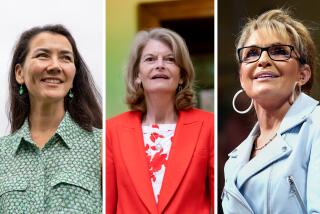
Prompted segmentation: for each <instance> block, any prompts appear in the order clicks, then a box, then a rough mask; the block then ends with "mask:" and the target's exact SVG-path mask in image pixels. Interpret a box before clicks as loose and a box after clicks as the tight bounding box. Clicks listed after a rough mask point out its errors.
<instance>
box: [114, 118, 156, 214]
mask: <svg viewBox="0 0 320 214" xmlns="http://www.w3.org/2000/svg"><path fill="white" fill-rule="evenodd" d="M118 136H119V142H121V143H120V149H121V152H122V158H123V160H124V163H125V165H126V167H127V170H128V173H129V177H130V179H131V180H132V183H133V184H134V187H135V189H136V191H137V193H138V195H139V197H140V199H141V200H142V201H143V203H144V204H145V206H146V207H147V208H148V210H149V211H150V213H157V206H156V202H155V199H154V194H153V189H152V184H151V180H150V175H149V169H148V165H147V159H146V154H145V150H144V143H143V134H142V128H141V113H140V112H132V118H130V121H128V122H127V123H126V124H123V127H122V130H119V133H118Z"/></svg>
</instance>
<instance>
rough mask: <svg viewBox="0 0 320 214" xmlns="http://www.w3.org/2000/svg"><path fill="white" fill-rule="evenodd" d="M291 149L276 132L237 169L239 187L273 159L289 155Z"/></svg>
mask: <svg viewBox="0 0 320 214" xmlns="http://www.w3.org/2000/svg"><path fill="white" fill-rule="evenodd" d="M291 151H292V149H291V147H290V146H289V145H288V144H287V142H285V140H284V139H283V138H282V136H281V135H279V134H277V136H276V138H275V139H274V140H273V141H272V142H271V143H270V144H269V145H268V146H267V147H265V148H264V149H263V150H261V152H260V153H259V154H258V155H257V156H256V157H254V158H253V159H251V160H250V161H249V162H248V163H247V164H246V165H244V166H243V168H242V169H241V170H240V171H239V173H238V176H237V186H238V188H239V189H240V188H241V186H242V185H243V184H244V183H245V182H246V181H247V180H248V179H249V178H250V177H252V176H253V175H255V174H256V173H258V172H259V171H261V170H263V169H264V168H266V167H268V166H269V165H271V164H272V163H274V162H275V161H277V160H279V159H281V158H283V157H285V156H288V155H290V153H291Z"/></svg>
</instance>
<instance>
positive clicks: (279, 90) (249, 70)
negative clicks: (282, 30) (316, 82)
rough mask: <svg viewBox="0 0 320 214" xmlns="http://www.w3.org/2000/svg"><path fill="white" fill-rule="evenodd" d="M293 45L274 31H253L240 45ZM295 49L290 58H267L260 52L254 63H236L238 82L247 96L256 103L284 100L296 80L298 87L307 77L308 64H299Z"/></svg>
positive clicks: (289, 94) (266, 55)
mask: <svg viewBox="0 0 320 214" xmlns="http://www.w3.org/2000/svg"><path fill="white" fill-rule="evenodd" d="M279 44H282V45H293V44H291V41H290V39H289V38H282V37H280V36H279V35H277V34H276V33H270V32H267V31H266V30H261V29H260V30H256V31H255V32H254V33H253V34H252V35H251V36H250V37H249V38H248V40H247V42H246V43H245V45H244V46H258V47H269V46H272V45H279ZM297 57H298V56H297V55H296V53H295V51H293V52H292V54H291V58H290V59H288V60H283V61H274V60H272V59H270V57H269V55H268V53H267V51H263V52H262V54H261V57H260V59H259V60H257V61H256V62H252V63H245V62H243V63H241V64H240V82H241V86H242V88H243V89H244V90H245V91H246V93H247V94H248V96H249V97H251V98H253V99H254V100H256V101H258V102H265V101H270V100H272V101H277V100H279V101H280V102H285V101H287V100H288V99H289V98H290V96H291V94H292V93H293V88H294V86H295V84H296V82H297V84H299V85H300V86H301V85H303V84H305V83H306V82H307V81H308V79H309V78H310V68H309V66H308V65H301V64H300V63H299V61H298V59H297Z"/></svg>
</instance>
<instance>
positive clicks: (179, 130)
mask: <svg viewBox="0 0 320 214" xmlns="http://www.w3.org/2000/svg"><path fill="white" fill-rule="evenodd" d="M189 111H192V110H188V111H180V112H179V116H178V121H177V126H176V130H175V135H174V138H173V144H172V146H171V150H170V157H169V159H168V163H167V167H166V172H165V175H164V178H163V183H162V187H161V192H160V196H159V201H158V207H157V205H156V202H155V200H154V195H153V189H152V185H151V179H150V175H149V170H148V165H147V160H146V154H145V151H144V143H143V134H142V128H141V125H142V124H141V113H140V112H137V111H136V112H130V114H131V115H130V120H131V121H132V122H130V123H126V124H123V129H122V130H121V134H120V133H119V138H120V142H126V143H120V148H121V151H122V158H123V160H124V162H125V165H126V167H127V169H128V173H129V176H130V178H131V180H132V181H133V184H134V187H135V189H136V191H137V193H138V195H139V197H140V198H141V200H142V201H143V202H144V204H145V206H146V207H147V208H148V209H149V211H150V212H151V213H158V212H159V213H162V212H163V210H164V209H165V208H166V206H167V205H168V203H169V202H170V199H171V198H172V197H173V195H174V193H175V192H176V190H177V188H178V186H179V184H180V183H181V181H182V179H183V176H184V174H185V171H186V170H187V168H188V166H189V164H190V161H191V158H192V155H193V152H194V149H195V147H196V144H197V139H198V136H199V134H200V130H201V127H202V123H203V121H202V120H201V119H199V118H196V117H192V116H191V114H189V113H190V112H189ZM129 139H130V141H128V140H129Z"/></svg>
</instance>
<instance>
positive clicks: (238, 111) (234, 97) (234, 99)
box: [232, 89, 253, 114]
mask: <svg viewBox="0 0 320 214" xmlns="http://www.w3.org/2000/svg"><path fill="white" fill-rule="evenodd" d="M242 92H244V90H243V89H240V90H239V91H238V92H237V93H236V94H235V95H234V96H233V99H232V107H233V110H235V111H236V112H237V113H239V114H246V113H248V112H249V111H250V110H251V109H252V107H253V100H252V99H251V103H250V105H249V107H248V108H247V109H246V110H243V111H241V110H239V109H237V107H236V104H235V102H236V99H237V97H238V96H239V94H241V93H242Z"/></svg>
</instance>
